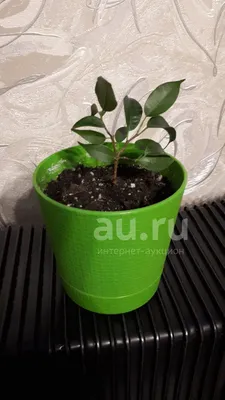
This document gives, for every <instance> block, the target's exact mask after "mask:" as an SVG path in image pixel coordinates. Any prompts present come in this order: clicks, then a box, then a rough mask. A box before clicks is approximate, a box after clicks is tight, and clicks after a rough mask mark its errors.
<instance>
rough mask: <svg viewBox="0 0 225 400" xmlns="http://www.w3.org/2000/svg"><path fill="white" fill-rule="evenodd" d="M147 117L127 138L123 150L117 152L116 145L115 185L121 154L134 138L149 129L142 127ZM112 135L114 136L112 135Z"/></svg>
mask: <svg viewBox="0 0 225 400" xmlns="http://www.w3.org/2000/svg"><path fill="white" fill-rule="evenodd" d="M146 118H147V117H145V118H144V119H143V121H142V123H141V124H140V126H139V128H138V130H137V132H136V133H135V134H134V135H133V136H132V137H131V138H130V139H127V141H126V143H125V145H124V146H123V147H122V149H121V150H119V151H118V152H117V150H116V147H115V150H114V153H115V155H116V156H115V159H114V170H113V184H114V185H115V184H116V182H117V170H118V164H119V160H120V156H121V154H123V152H124V151H125V150H126V148H127V146H128V144H129V143H130V142H131V141H132V140H134V139H136V138H137V137H138V136H140V135H141V134H142V133H143V132H144V131H145V130H146V129H147V127H146V128H144V129H143V130H142V131H141V128H142V127H143V125H144V123H145V121H146ZM107 133H108V132H107ZM109 135H110V137H111V136H112V135H111V134H110V133H109ZM112 137H113V136H112ZM113 139H114V137H113ZM112 143H113V141H112Z"/></svg>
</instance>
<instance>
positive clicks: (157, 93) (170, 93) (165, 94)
mask: <svg viewBox="0 0 225 400" xmlns="http://www.w3.org/2000/svg"><path fill="white" fill-rule="evenodd" d="M184 80H185V79H183V80H181V81H175V82H166V83H163V84H162V85H160V86H158V87H157V88H156V89H155V90H153V92H152V93H151V94H150V95H149V97H148V98H147V100H146V103H145V107H144V109H145V115H147V116H148V117H156V116H157V115H160V114H163V113H164V112H166V111H167V110H169V108H170V107H172V105H173V104H174V103H175V101H176V100H177V97H178V95H179V92H180V85H181V83H182V82H184Z"/></svg>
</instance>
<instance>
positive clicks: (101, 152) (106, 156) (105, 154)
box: [79, 143, 114, 163]
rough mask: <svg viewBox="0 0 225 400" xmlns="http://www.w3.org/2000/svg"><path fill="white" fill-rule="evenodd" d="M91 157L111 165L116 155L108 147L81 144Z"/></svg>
mask: <svg viewBox="0 0 225 400" xmlns="http://www.w3.org/2000/svg"><path fill="white" fill-rule="evenodd" d="M79 144H80V145H81V146H82V147H83V148H84V149H85V150H86V151H87V153H88V154H90V156H91V157H93V158H95V159H96V160H98V161H101V162H106V163H111V162H112V161H113V159H114V153H113V151H112V150H111V149H109V148H108V147H106V146H104V145H102V144H100V145H97V144H83V143H79Z"/></svg>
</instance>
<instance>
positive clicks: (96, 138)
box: [74, 129, 106, 144]
mask: <svg viewBox="0 0 225 400" xmlns="http://www.w3.org/2000/svg"><path fill="white" fill-rule="evenodd" d="M74 132H76V133H77V134H78V135H79V136H81V137H82V138H83V139H85V140H87V142H89V143H92V144H102V143H104V141H105V139H106V138H105V135H103V133H101V132H96V131H91V130H87V131H86V130H80V129H74Z"/></svg>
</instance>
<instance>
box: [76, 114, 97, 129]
mask: <svg viewBox="0 0 225 400" xmlns="http://www.w3.org/2000/svg"><path fill="white" fill-rule="evenodd" d="M85 126H94V127H97V128H103V127H104V124H103V122H102V120H101V119H100V118H98V117H95V116H94V115H91V116H89V117H84V118H81V119H80V120H79V121H77V122H76V123H75V124H74V126H73V127H72V131H74V130H75V129H77V128H82V127H85Z"/></svg>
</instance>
